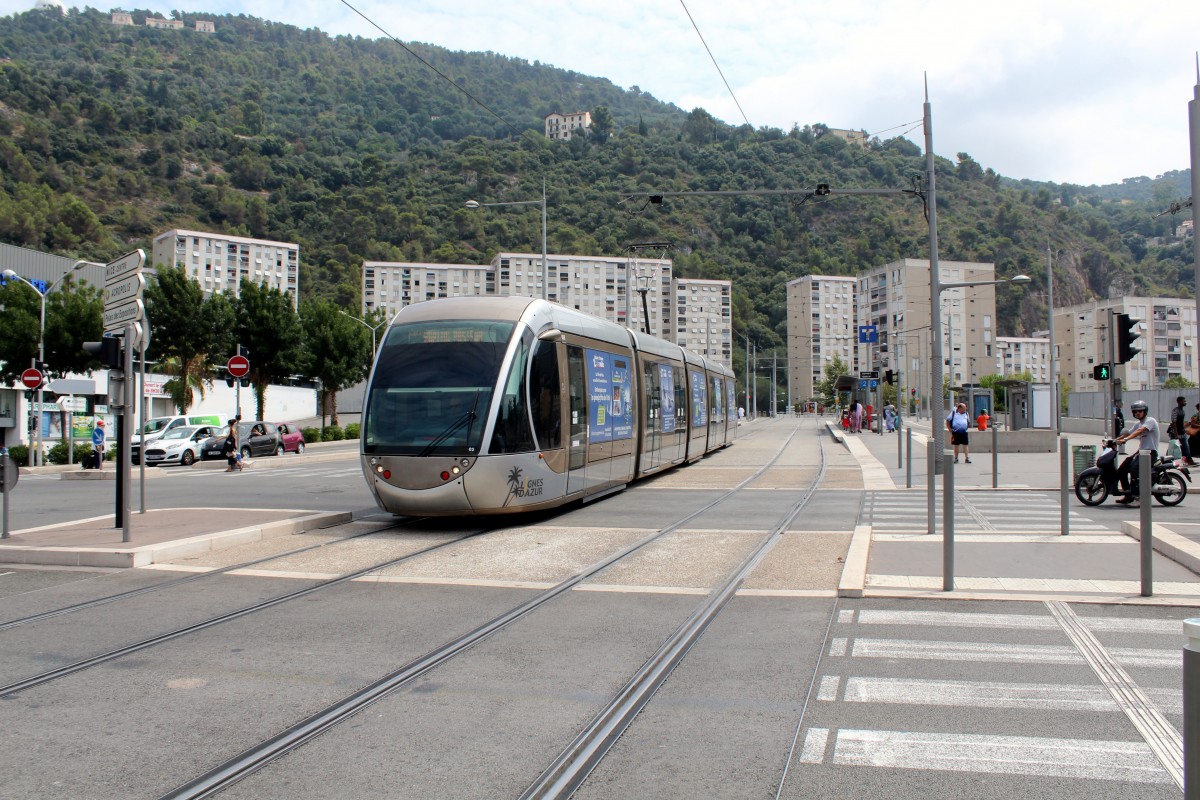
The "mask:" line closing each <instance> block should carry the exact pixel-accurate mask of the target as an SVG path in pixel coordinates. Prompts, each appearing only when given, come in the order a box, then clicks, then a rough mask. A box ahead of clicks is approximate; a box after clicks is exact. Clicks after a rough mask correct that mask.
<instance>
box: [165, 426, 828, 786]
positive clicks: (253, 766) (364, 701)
mask: <svg viewBox="0 0 1200 800" xmlns="http://www.w3.org/2000/svg"><path fill="white" fill-rule="evenodd" d="M799 429H800V428H799V426H797V427H796V428H794V429H793V430H792V433H791V434H790V435H789V436H788V437H787V438H786V440H785V441H784V442H783V444H782V445H781V446H780V447H779V449H778V451H777V452H776V453H775V455H774V456H773V457H772V458H771V459H770V460H769V461H768V462H767V463H766V464H764V465H763V466H762V467H760V468H759V469H758V470H756V471H755V472H754V473H753V474H752V475H750V476H749V477H747V478H745V479H744V480H743V481H741V482H740V483H738V484H737V485H736V486H734V487H733V488H731V489H728V490H726V491H725V492H723V493H721V494H719V495H718V496H717V497H715V498H714V499H712V500H711V501H709V502H708V503H706V504H704V505H703V506H702V507H701V508H698V509H696V510H695V511H692V512H691V513H689V514H686V515H684V516H683V517H681V518H680V519H678V520H676V521H674V522H673V523H671V524H670V525H668V526H665V527H662V528H660V529H658V530H656V531H654V532H653V533H651V534H649V535H648V536H645V537H643V538H641V539H639V540H638V541H636V542H633V543H632V544H630V545H628V546H626V547H624V548H622V549H620V550H619V551H617V552H615V553H613V554H611V555H609V556H607V557H605V558H603V559H601V560H600V561H597V562H595V563H593V564H591V565H589V566H588V567H585V568H584V569H581V570H578V571H577V572H576V573H575V574H573V575H572V576H570V577H569V578H567V579H565V580H563V581H561V582H560V583H558V584H557V585H555V586H554V587H552V588H550V589H547V590H545V591H543V592H541V593H540V594H538V595H537V596H536V597H534V598H531V599H530V600H528V601H526V602H524V603H522V604H520V605H518V606H516V607H514V608H512V609H510V610H509V611H507V612H505V613H502V614H500V615H498V616H496V617H494V618H492V619H491V620H489V621H487V622H485V623H483V624H481V625H479V626H478V627H476V628H475V629H474V630H472V631H470V632H468V633H466V634H464V635H463V636H460V637H457V638H456V639H454V640H451V641H449V642H446V643H445V644H443V645H441V646H439V647H437V648H435V649H433V650H430V651H429V652H427V653H426V654H424V655H422V656H420V657H418V658H416V659H413V660H411V661H409V662H408V663H406V664H405V665H403V666H401V667H400V668H398V669H397V670H395V671H393V672H391V673H388V674H387V675H384V676H383V677H381V678H379V679H378V680H376V681H375V682H373V683H372V684H370V685H368V686H366V687H364V688H362V689H360V690H359V691H357V692H354V693H353V694H351V695H348V696H347V697H345V698H342V699H341V700H338V701H337V702H335V703H332V704H330V705H328V706H327V707H326V708H324V709H322V710H321V711H318V712H317V713H315V714H312V715H310V716H308V717H306V718H304V719H303V720H301V721H299V722H297V723H296V724H294V725H292V726H291V727H289V728H287V729H285V730H283V731H281V732H280V733H278V734H276V735H274V736H272V737H270V738H268V739H266V740H265V741H263V742H261V743H260V744H258V745H256V746H254V747H252V748H249V749H247V750H245V751H243V752H242V753H240V754H238V755H237V756H235V757H234V758H231V759H229V760H227V761H225V762H224V763H222V764H220V765H218V766H217V767H215V768H213V769H211V770H209V771H208V772H206V773H204V774H202V775H200V776H198V777H197V778H195V779H194V780H192V781H189V782H188V783H186V784H183V785H182V786H179V787H178V788H176V789H175V790H173V791H171V792H169V793H167V794H165V795H163V796H162V797H163V798H164V800H166V798H171V799H172V800H183V799H184V798H188V799H189V800H190V799H193V798H204V797H211V796H213V795H215V794H217V793H219V792H221V791H223V790H225V789H227V788H229V787H230V786H232V785H233V784H234V783H236V782H238V781H240V780H242V779H243V778H245V777H247V776H249V775H251V774H253V773H255V772H257V771H258V770H260V769H262V768H263V767H264V766H266V765H267V764H270V763H271V762H273V761H275V760H276V759H279V758H280V757H282V756H284V755H286V754H287V753H290V752H292V751H294V750H296V749H297V748H300V747H301V746H303V745H304V744H306V743H308V742H310V741H311V740H313V739H315V738H316V737H318V736H320V735H321V734H323V733H325V732H326V731H328V730H330V729H331V728H333V727H334V726H336V725H338V724H339V723H340V722H343V721H345V720H346V719H348V718H350V717H352V716H354V715H355V714H357V713H358V712H360V711H361V710H363V709H364V708H366V707H367V706H369V705H370V704H372V703H374V702H376V701H378V700H380V699H382V698H384V697H385V696H387V695H389V694H391V693H393V692H395V691H396V690H398V689H400V688H401V687H404V686H406V685H408V684H410V683H411V682H413V681H414V680H416V679H417V678H419V677H421V676H423V675H426V674H427V673H429V672H430V671H432V670H434V669H436V668H437V667H439V666H441V665H443V664H445V663H446V662H447V661H449V660H451V659H453V658H454V657H456V656H458V655H460V654H462V653H464V652H466V651H467V650H469V649H471V648H472V647H474V646H476V645H478V644H479V643H481V642H482V641H484V640H485V639H487V638H488V637H490V636H492V635H493V634H494V633H497V632H498V631H500V630H502V629H504V628H505V627H507V626H509V625H511V624H512V623H514V622H516V621H517V620H519V619H522V618H524V617H526V616H527V615H528V614H530V613H531V612H532V611H534V610H536V609H539V608H541V607H543V606H545V605H546V604H548V603H550V602H551V601H552V600H554V599H555V598H558V597H560V596H562V595H563V594H564V593H566V592H568V591H569V590H571V589H573V588H575V587H576V586H578V585H579V584H581V583H582V582H583V581H585V580H587V579H588V578H590V577H592V576H594V575H596V574H597V573H599V572H600V571H602V570H604V569H606V568H608V567H610V566H612V565H614V564H616V563H617V562H619V561H621V560H622V559H625V558H627V557H628V556H630V555H631V554H633V553H636V552H638V551H640V550H642V549H643V548H645V547H646V546H647V545H649V544H651V543H653V542H655V541H658V540H660V539H662V538H663V537H664V536H666V535H667V534H669V533H672V532H674V531H677V530H679V529H680V528H683V527H684V526H685V525H686V524H687V523H688V522H691V521H693V520H695V519H696V518H698V517H700V516H702V515H703V514H705V513H706V512H708V511H710V510H712V509H713V508H715V507H716V506H718V505H720V504H721V503H723V502H725V501H727V500H728V499H729V498H731V497H733V496H736V495H737V494H738V493H740V492H741V491H742V490H744V489H745V488H746V487H748V486H749V485H751V484H752V483H753V482H754V481H756V480H757V479H758V478H760V477H761V476H762V475H763V474H765V473H766V472H767V470H769V469H771V468H772V467H773V466H774V465H775V464H776V462H777V461H778V460H779V459H780V457H781V456H782V455H783V453H784V452H785V451H786V449H787V447H788V445H789V444H790V443H791V442H792V439H793V438H794V437H795V436H796V433H797V432H798V431H799ZM818 443H819V444H818V446H819V447H820V448H821V449H820V452H821V464H820V469H819V472H818V475H817V477H816V479H814V481H813V482H812V485H811V486H810V487H809V488H808V490H807V491H805V492H804V494H803V496H802V497H801V499H800V500H799V501H798V502H796V503H794V504H792V506H791V507H790V508H789V509H788V511H787V513H786V514H785V515H784V516H783V517H782V518H781V519H780V521H779V522H778V523H777V524H776V525H775V526H774V527H773V528H772V529H771V530H770V532H769V533H768V534H767V535H766V536H765V537H764V538H763V540H762V541H761V542H759V543H758V545H757V546H756V547H755V548H754V549H753V551H752V552H751V553H750V554H749V555H748V556H747V557H746V558H745V559H744V560H743V561H742V562H741V563H740V564H739V566H738V567H737V569H735V570H734V572H733V573H732V574H731V575H730V577H729V578H728V579H727V580H726V581H725V582H724V583H723V584H722V585H721V586H720V587H718V588H717V589H716V590H714V591H712V592H711V593H710V594H709V595H708V597H707V598H706V600H705V602H704V603H703V604H702V605H701V606H700V607H699V608H698V609H696V610H695V611H694V612H693V613H692V614H691V616H690V617H689V618H688V620H687V621H686V622H685V623H684V624H683V625H681V626H680V627H679V628H678V629H677V631H676V632H675V633H674V634H673V635H672V636H671V637H670V638H669V639H668V640H667V641H666V642H664V643H663V644H662V645H661V647H660V648H659V650H658V652H657V653H656V654H655V656H654V657H653V658H651V659H650V660H649V661H648V662H647V663H646V664H645V665H644V666H643V667H642V668H641V669H640V670H639V671H638V672H637V673H636V674H635V675H634V676H633V678H632V679H630V681H629V683H628V684H627V685H626V688H625V689H624V690H622V691H621V692H620V693H619V694H618V695H617V696H616V697H614V698H613V699H612V700H611V701H610V702H609V703H608V704H606V706H605V709H604V710H603V711H602V712H601V713H600V714H598V715H597V717H596V718H595V719H594V720H593V721H592V722H591V723H590V724H589V725H588V726H587V729H586V730H585V732H584V733H583V734H581V735H580V738H579V739H577V740H576V742H575V743H573V744H572V745H571V746H569V747H568V749H567V750H566V751H564V753H563V756H560V758H559V759H558V760H556V761H555V764H554V765H552V766H551V768H549V769H547V770H546V772H545V773H544V776H549V778H550V779H551V780H550V781H549V783H548V786H549V785H558V784H560V783H562V782H563V781H564V779H565V783H564V785H567V786H570V787H572V788H571V790H572V791H573V787H574V786H578V784H579V782H580V781H582V780H583V779H584V778H586V775H587V773H588V772H590V770H591V768H592V767H594V766H595V764H597V763H599V760H600V759H602V758H603V755H604V753H605V752H607V748H608V747H609V746H611V744H612V743H613V742H615V741H616V739H617V738H618V737H619V736H620V733H621V731H623V730H624V728H625V727H626V726H627V725H628V724H629V723H630V722H631V721H632V720H633V718H634V717H635V716H636V714H637V712H638V711H639V710H641V708H642V707H644V706H645V705H646V703H648V702H649V700H650V698H651V697H652V696H653V694H654V691H655V690H657V688H658V687H659V686H660V685H661V684H662V683H663V682H664V681H665V680H666V678H667V677H668V676H669V675H670V673H671V671H672V670H673V669H674V668H675V666H677V665H678V664H679V663H680V661H681V660H682V659H683V658H684V657H685V656H686V654H687V652H688V650H689V649H690V648H691V646H692V645H693V644H694V643H695V642H696V641H697V640H698V639H699V638H700V636H701V635H702V634H703V633H704V630H705V629H706V628H707V627H708V625H709V624H710V623H711V622H712V620H713V619H715V618H716V616H717V615H718V614H719V613H720V611H721V609H722V608H723V607H724V606H725V605H726V604H727V603H728V601H729V600H730V599H731V598H732V597H733V596H734V595H735V594H736V592H737V588H738V587H739V586H740V585H741V584H742V582H743V581H744V580H745V578H746V576H748V575H749V574H750V573H751V572H752V571H753V570H754V568H755V567H756V566H757V565H758V564H759V563H760V562H761V560H762V559H763V558H764V557H765V556H766V555H767V553H768V552H769V551H770V549H771V547H772V546H773V545H774V544H775V542H777V541H778V540H779V537H780V536H781V535H782V534H783V533H784V532H785V531H786V530H787V529H788V527H789V526H790V525H791V524H792V522H793V521H794V520H795V518H796V517H797V516H798V515H799V513H800V512H801V511H802V510H803V508H804V505H805V504H806V503H807V502H808V500H809V498H811V497H812V495H813V493H814V492H815V491H816V488H817V487H818V486H819V485H820V482H821V480H822V477H823V475H824V469H825V464H824V461H825V460H824V450H823V446H822V445H821V444H820V438H819V436H818ZM535 791H540V790H535V787H530V792H535ZM567 794H569V792H568V793H567ZM567 794H554V793H550V794H546V793H533V794H529V793H527V796H567Z"/></svg>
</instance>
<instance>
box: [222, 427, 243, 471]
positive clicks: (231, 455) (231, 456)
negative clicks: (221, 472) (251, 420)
mask: <svg viewBox="0 0 1200 800" xmlns="http://www.w3.org/2000/svg"><path fill="white" fill-rule="evenodd" d="M240 419H241V417H234V418H233V419H231V420H229V432H228V433H226V434H225V448H224V453H225V462H226V463H227V464H229V466H228V467H226V468H225V471H226V472H233V471H234V470H237V471H238V472H241V471H242V459H241V453H239V452H238V435H237V424H238V420H240Z"/></svg>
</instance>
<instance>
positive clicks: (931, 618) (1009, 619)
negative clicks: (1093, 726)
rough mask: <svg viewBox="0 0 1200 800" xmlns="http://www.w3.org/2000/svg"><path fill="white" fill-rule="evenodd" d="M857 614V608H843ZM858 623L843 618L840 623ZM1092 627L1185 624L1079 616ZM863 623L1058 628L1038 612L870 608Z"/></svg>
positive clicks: (1162, 630)
mask: <svg viewBox="0 0 1200 800" xmlns="http://www.w3.org/2000/svg"><path fill="white" fill-rule="evenodd" d="M841 613H842V614H846V613H849V614H853V613H854V612H853V611H850V612H846V611H842V612H841ZM847 621H849V622H854V621H855V620H854V619H852V618H845V617H839V618H838V622H847ZM1079 621H1080V622H1082V623H1083V624H1084V625H1086V626H1087V627H1088V628H1089V629H1090V630H1093V631H1100V632H1105V633H1154V634H1162V635H1167V636H1181V635H1183V623H1182V622H1180V621H1178V620H1171V619H1134V618H1129V617H1079ZM857 622H858V624H860V625H917V626H920V627H930V626H937V627H959V628H1009V629H1013V630H1039V631H1040V630H1058V629H1059V625H1058V622H1057V621H1055V620H1054V619H1053V618H1051V617H1047V616H1042V615H1036V614H972V613H969V612H965V611H900V610H879V611H875V610H870V609H864V610H861V611H859V612H858V619H857Z"/></svg>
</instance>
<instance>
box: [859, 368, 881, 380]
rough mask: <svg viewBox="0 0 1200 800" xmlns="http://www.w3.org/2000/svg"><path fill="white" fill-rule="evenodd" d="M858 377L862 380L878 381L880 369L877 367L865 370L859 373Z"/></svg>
mask: <svg viewBox="0 0 1200 800" xmlns="http://www.w3.org/2000/svg"><path fill="white" fill-rule="evenodd" d="M858 377H859V379H860V380H869V381H877V380H879V370H877V369H868V370H863V371H862V372H860V373H858Z"/></svg>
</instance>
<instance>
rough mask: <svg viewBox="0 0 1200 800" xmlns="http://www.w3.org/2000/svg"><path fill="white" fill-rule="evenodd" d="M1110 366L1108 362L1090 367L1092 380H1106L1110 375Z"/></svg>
mask: <svg viewBox="0 0 1200 800" xmlns="http://www.w3.org/2000/svg"><path fill="white" fill-rule="evenodd" d="M1111 372H1112V368H1111V367H1110V366H1109V365H1108V364H1097V365H1096V366H1094V367H1092V380H1095V381H1106V380H1108V379H1109V378H1111V377H1112V374H1111Z"/></svg>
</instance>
